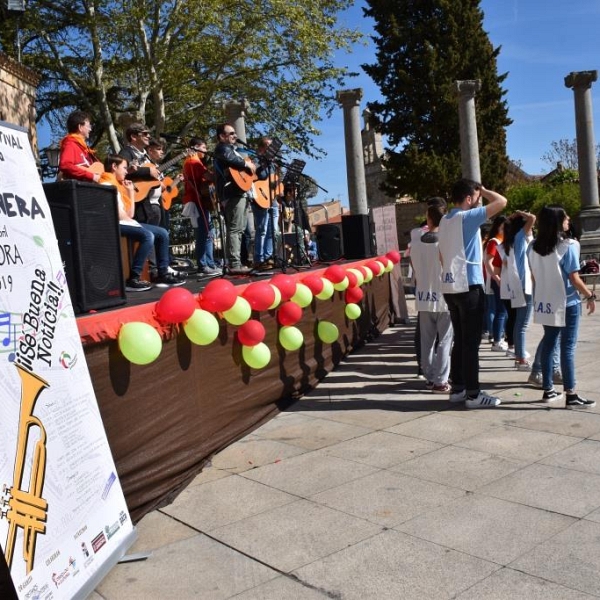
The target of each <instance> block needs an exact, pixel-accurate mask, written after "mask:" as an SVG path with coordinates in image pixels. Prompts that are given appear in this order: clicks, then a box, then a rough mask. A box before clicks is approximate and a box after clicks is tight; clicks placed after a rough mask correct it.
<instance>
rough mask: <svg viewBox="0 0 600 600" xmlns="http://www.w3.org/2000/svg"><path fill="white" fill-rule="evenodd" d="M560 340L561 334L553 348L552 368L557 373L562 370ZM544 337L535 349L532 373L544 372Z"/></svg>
mask: <svg viewBox="0 0 600 600" xmlns="http://www.w3.org/2000/svg"><path fill="white" fill-rule="evenodd" d="M559 340H560V334H559V335H558V337H557V338H556V343H555V344H554V348H553V350H552V370H553V371H554V372H555V373H556V372H557V371H559V372H560V352H559V345H558V344H559ZM543 341H544V338H543V337H542V339H541V340H540V343H539V344H538V347H537V349H536V351H535V357H534V359H533V365H531V372H532V373H541V372H542V342H543Z"/></svg>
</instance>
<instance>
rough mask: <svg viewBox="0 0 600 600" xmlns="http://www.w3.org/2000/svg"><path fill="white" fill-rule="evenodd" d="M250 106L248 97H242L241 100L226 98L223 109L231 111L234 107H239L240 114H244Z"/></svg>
mask: <svg viewBox="0 0 600 600" xmlns="http://www.w3.org/2000/svg"><path fill="white" fill-rule="evenodd" d="M249 108H250V103H249V102H248V100H246V98H242V99H241V100H226V101H225V102H223V110H224V111H230V110H233V109H237V111H239V112H240V114H244V113H245V112H246V111H247V110H248V109H249Z"/></svg>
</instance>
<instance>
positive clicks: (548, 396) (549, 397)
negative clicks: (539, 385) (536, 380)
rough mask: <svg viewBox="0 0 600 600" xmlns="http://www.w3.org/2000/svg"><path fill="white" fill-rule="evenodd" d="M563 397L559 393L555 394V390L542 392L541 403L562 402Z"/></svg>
mask: <svg viewBox="0 0 600 600" xmlns="http://www.w3.org/2000/svg"><path fill="white" fill-rule="evenodd" d="M562 397H563V395H562V394H561V393H560V392H557V391H556V390H555V389H551V390H544V395H543V396H542V401H543V402H557V401H558V400H562Z"/></svg>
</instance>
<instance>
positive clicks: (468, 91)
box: [456, 79, 481, 96]
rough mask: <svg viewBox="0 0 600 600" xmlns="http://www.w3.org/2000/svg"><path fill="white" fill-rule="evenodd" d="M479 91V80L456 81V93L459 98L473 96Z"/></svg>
mask: <svg viewBox="0 0 600 600" xmlns="http://www.w3.org/2000/svg"><path fill="white" fill-rule="evenodd" d="M480 90H481V79H463V80H456V91H457V92H458V94H459V95H461V96H475V94H476V93H477V92H479V91H480Z"/></svg>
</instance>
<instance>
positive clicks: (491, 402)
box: [465, 390, 502, 408]
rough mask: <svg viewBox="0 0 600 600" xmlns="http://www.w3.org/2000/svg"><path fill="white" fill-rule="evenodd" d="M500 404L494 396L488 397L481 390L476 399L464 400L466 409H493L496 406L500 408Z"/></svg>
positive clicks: (498, 399)
mask: <svg viewBox="0 0 600 600" xmlns="http://www.w3.org/2000/svg"><path fill="white" fill-rule="evenodd" d="M500 404H502V401H501V400H500V398H496V396H490V395H489V394H488V393H487V392H484V391H483V390H480V391H479V394H477V398H467V399H466V400H465V406H466V407H467V408H494V407H496V406H500Z"/></svg>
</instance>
